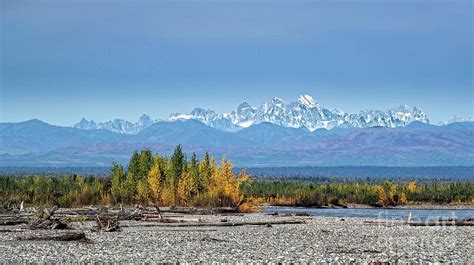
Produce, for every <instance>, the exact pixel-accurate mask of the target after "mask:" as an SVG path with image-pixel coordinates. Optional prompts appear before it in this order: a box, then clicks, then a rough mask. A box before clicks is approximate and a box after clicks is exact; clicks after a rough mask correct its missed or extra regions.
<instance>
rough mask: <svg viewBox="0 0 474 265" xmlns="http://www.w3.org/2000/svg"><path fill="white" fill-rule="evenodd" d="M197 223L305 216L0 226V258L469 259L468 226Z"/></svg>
mask: <svg viewBox="0 0 474 265" xmlns="http://www.w3.org/2000/svg"><path fill="white" fill-rule="evenodd" d="M189 218H201V219H203V220H205V221H219V220H221V219H223V218H226V219H228V220H229V221H242V220H246V221H249V220H282V219H294V218H299V219H305V220H306V221H307V223H306V224H292V225H273V226H272V227H267V226H240V227H208V228H206V227H194V228H163V227H144V226H137V225H140V224H143V223H142V222H134V221H126V222H121V223H122V224H123V225H129V227H124V228H123V231H122V232H115V233H98V232H90V229H89V228H90V227H91V225H92V223H91V222H86V223H84V224H78V225H77V229H78V230H84V231H85V232H86V235H87V237H88V238H89V239H90V240H91V242H89V243H87V242H53V241H19V240H16V238H17V237H18V236H23V237H24V236H28V235H33V234H34V235H38V234H41V233H43V234H52V233H57V234H59V233H64V231H30V230H25V229H19V226H10V227H9V226H2V227H0V230H6V229H9V230H16V231H14V232H1V233H0V263H5V262H12V261H19V262H78V261H80V262H96V261H106V262H158V261H160V262H197V261H204V262H232V261H241V262H309V261H317V262H462V263H472V262H474V259H473V257H472V256H473V253H474V243H473V241H474V227H409V226H404V225H393V226H388V227H387V226H380V225H370V224H364V222H363V221H364V220H365V219H362V218H345V220H344V221H343V220H341V219H340V218H332V217H275V216H267V215H263V214H248V215H245V216H232V217H229V216H227V217H222V216H190V217H189Z"/></svg>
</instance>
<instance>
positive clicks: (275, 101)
mask: <svg viewBox="0 0 474 265" xmlns="http://www.w3.org/2000/svg"><path fill="white" fill-rule="evenodd" d="M272 104H273V105H276V106H278V107H283V106H284V105H285V101H283V99H281V98H278V97H273V98H272Z"/></svg>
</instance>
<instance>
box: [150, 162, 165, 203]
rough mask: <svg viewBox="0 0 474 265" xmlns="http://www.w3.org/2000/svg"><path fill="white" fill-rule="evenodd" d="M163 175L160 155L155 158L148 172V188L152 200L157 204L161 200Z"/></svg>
mask: <svg viewBox="0 0 474 265" xmlns="http://www.w3.org/2000/svg"><path fill="white" fill-rule="evenodd" d="M162 181H163V180H162V176H161V169H160V161H159V157H158V156H157V158H155V161H154V163H153V166H152V167H151V169H150V172H149V173H148V177H147V182H148V189H149V191H150V197H151V201H152V202H153V203H155V204H160V202H161V189H162V185H161V182H162Z"/></svg>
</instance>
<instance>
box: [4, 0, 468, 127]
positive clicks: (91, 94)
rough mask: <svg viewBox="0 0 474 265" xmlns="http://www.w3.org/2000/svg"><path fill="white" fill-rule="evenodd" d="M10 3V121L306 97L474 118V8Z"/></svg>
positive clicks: (132, 115)
mask: <svg viewBox="0 0 474 265" xmlns="http://www.w3.org/2000/svg"><path fill="white" fill-rule="evenodd" d="M1 5H2V6H1V11H0V12H1V24H0V27H1V28H0V29H1V61H0V63H1V68H0V74H1V91H0V97H1V109H0V111H1V113H0V120H1V121H22V120H26V119H30V118H39V119H41V120H44V121H46V122H49V123H53V124H60V125H72V124H73V123H75V122H77V121H79V119H80V118H82V117H86V118H88V119H94V120H96V121H105V120H109V119H113V118H117V117H119V118H125V119H128V120H137V119H138V117H139V116H140V115H141V114H142V113H147V114H149V115H150V116H152V118H165V117H167V116H168V115H169V114H170V113H172V112H189V111H190V110H191V109H192V108H194V107H197V106H200V107H206V108H211V109H214V110H216V111H231V110H233V109H235V107H236V106H237V105H238V104H239V103H240V102H242V101H247V102H249V103H250V104H252V105H259V104H261V103H263V102H264V101H266V100H270V99H271V98H272V97H273V96H278V97H280V98H283V99H285V100H287V101H291V100H294V99H295V98H296V97H297V96H298V95H299V94H301V93H307V94H310V95H312V96H313V97H314V98H315V99H316V100H317V101H318V102H319V103H320V104H321V105H322V106H325V107H328V108H333V107H337V108H340V109H342V110H344V111H346V112H358V111H359V110H362V109H382V110H385V109H389V108H392V107H396V106H398V105H401V104H411V105H416V106H419V107H421V108H422V109H424V110H425V112H426V113H427V114H428V115H429V117H430V120H431V121H432V123H437V122H439V121H442V120H447V119H449V118H451V117H452V116H453V115H457V116H460V117H472V116H474V114H473V113H474V106H473V105H474V103H473V102H474V93H473V68H472V63H473V50H474V48H473V25H472V24H473V15H472V13H473V12H472V11H473V7H472V2H471V1H470V0H466V1H458V0H446V1H428V0H424V1H411V0H405V1H376V0H373V1H337V0H336V1H277V2H273V1H272V2H270V1H174V2H172V1H140V0H139V1H107V0H104V1H90V0H85V1H79V0H65V1H60V0H55V1H41V0H39V1H32V0H31V1H29V0H22V1H18V0H4V1H1Z"/></svg>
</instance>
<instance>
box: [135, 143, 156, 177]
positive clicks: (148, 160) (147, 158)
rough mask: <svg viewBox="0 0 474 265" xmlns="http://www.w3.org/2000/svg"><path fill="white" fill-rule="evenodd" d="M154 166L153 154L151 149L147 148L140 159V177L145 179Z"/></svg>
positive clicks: (138, 175)
mask: <svg viewBox="0 0 474 265" xmlns="http://www.w3.org/2000/svg"><path fill="white" fill-rule="evenodd" d="M152 166H153V154H152V153H151V151H150V150H148V149H145V150H142V152H141V153H140V158H139V161H138V174H137V177H138V178H139V179H145V178H146V176H147V175H148V172H150V169H151V167H152Z"/></svg>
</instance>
